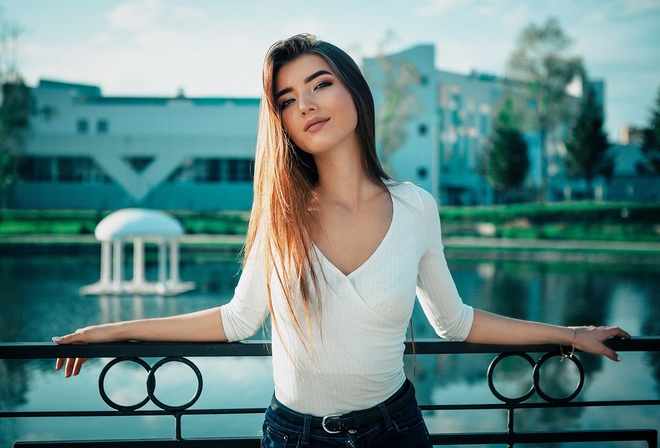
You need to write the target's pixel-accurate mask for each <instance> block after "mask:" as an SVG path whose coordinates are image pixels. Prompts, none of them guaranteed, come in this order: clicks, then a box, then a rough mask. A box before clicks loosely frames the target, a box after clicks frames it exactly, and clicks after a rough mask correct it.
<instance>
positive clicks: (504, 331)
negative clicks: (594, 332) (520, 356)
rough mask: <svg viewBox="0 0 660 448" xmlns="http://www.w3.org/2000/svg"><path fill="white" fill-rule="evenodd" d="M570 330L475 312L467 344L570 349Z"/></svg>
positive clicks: (571, 334) (571, 331)
mask: <svg viewBox="0 0 660 448" xmlns="http://www.w3.org/2000/svg"><path fill="white" fill-rule="evenodd" d="M574 336H575V334H574V331H573V329H572V328H568V327H560V326H557V325H549V324H544V323H539V322H530V321H525V320H519V319H512V318H510V317H505V316H500V315H497V314H492V313H488V312H486V311H482V310H476V309H475V310H474V321H473V323H472V328H471V329H470V334H469V335H468V337H467V339H466V341H467V342H476V343H480V344H549V343H557V344H564V345H571V344H572V343H573V340H574Z"/></svg>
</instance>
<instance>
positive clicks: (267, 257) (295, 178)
mask: <svg viewBox="0 0 660 448" xmlns="http://www.w3.org/2000/svg"><path fill="white" fill-rule="evenodd" d="M305 54H316V55H319V56H321V57H322V58H323V59H325V60H326V61H327V63H328V64H329V65H330V67H331V68H332V69H333V71H334V73H335V75H336V76H337V77H338V78H339V80H340V81H341V82H342V83H343V84H344V86H345V87H346V88H347V89H348V90H349V92H350V94H351V96H352V98H353V101H354V103H355V107H356V110H357V116H358V122H357V127H356V132H357V135H358V139H359V142H360V146H361V164H362V169H363V171H364V173H365V175H366V176H367V177H368V178H369V179H370V180H371V181H373V182H374V183H376V184H379V185H384V180H385V179H389V177H388V176H387V174H385V172H384V171H383V169H382V167H381V165H380V162H379V161H378V156H377V154H376V143H375V131H374V102H373V97H372V94H371V90H370V89H369V85H368V84H367V81H366V80H365V78H364V76H363V75H362V72H361V71H360V69H359V67H358V66H357V64H356V63H355V62H354V61H353V59H351V57H350V56H349V55H348V54H346V53H345V52H344V51H343V50H341V49H339V48H338V47H336V46H334V45H332V44H330V43H328V42H324V41H321V40H318V39H317V38H316V37H314V36H311V35H309V34H299V35H296V36H293V37H291V38H289V39H286V40H282V41H279V42H276V43H275V44H274V45H273V46H271V48H270V50H269V51H268V53H267V54H266V58H265V60H264V65H263V97H262V100H261V106H260V110H259V130H258V137H257V152H256V157H255V176H254V203H253V206H252V214H251V217H250V225H249V227H248V233H247V240H246V245H245V254H244V255H245V260H247V258H248V256H249V255H250V252H251V251H252V250H253V249H254V248H255V243H257V241H258V240H259V241H260V244H258V245H259V246H260V250H263V262H264V263H265V270H266V278H265V280H264V281H266V284H267V294H268V304H269V308H270V311H271V319H272V321H273V325H274V327H275V330H276V331H277V332H278V333H279V330H278V325H277V321H276V318H275V313H274V312H273V304H272V291H271V278H272V276H273V274H274V275H275V277H276V278H277V281H278V283H279V285H280V286H281V288H282V290H283V292H284V297H285V299H286V305H287V309H288V312H289V314H290V317H291V320H292V323H293V326H294V328H295V331H296V333H297V334H298V336H299V337H300V338H301V340H302V339H303V334H304V333H307V335H310V334H311V328H312V327H311V321H312V319H311V317H310V316H311V313H310V302H311V300H312V297H313V294H312V291H313V290H314V291H318V276H317V273H316V272H315V271H314V269H313V263H312V262H313V260H312V251H313V246H312V239H311V237H310V234H309V231H308V228H309V227H308V224H309V222H310V219H311V218H310V209H311V207H312V206H313V197H314V195H313V190H314V188H315V187H316V185H317V184H318V180H319V177H318V172H317V170H316V164H315V163H314V158H313V157H312V156H311V155H310V154H309V153H306V152H304V151H302V150H301V149H300V148H298V147H297V146H296V144H295V143H294V142H293V141H292V140H291V139H290V138H289V136H288V135H287V133H286V131H285V130H284V126H283V124H282V120H281V115H280V110H279V107H278V105H277V104H276V101H275V89H276V82H277V75H278V73H279V70H280V69H281V68H282V67H283V66H284V65H285V64H287V63H289V62H291V61H293V60H295V59H296V58H298V57H300V56H302V55H305ZM244 262H245V261H244ZM301 303H302V306H303V309H304V312H305V321H304V322H302V321H301V320H300V319H299V317H298V316H296V313H295V311H294V310H295V309H296V306H297V305H299V304H301ZM318 305H319V306H320V303H319V304H318ZM303 323H304V327H305V331H303Z"/></svg>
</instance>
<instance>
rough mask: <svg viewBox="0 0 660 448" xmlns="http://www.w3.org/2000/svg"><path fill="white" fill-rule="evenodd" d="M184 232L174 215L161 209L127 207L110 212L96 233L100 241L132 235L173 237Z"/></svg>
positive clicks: (97, 227) (100, 223)
mask: <svg viewBox="0 0 660 448" xmlns="http://www.w3.org/2000/svg"><path fill="white" fill-rule="evenodd" d="M182 234H183V227H182V226H181V224H180V223H179V221H177V220H176V219H174V218H173V217H172V216H170V215H168V214H167V213H164V212H161V211H159V210H150V209H143V208H126V209H123V210H118V211H116V212H113V213H110V214H109V215H108V216H106V217H105V218H103V219H102V220H101V222H99V223H98V225H97V226H96V229H95V230H94V235H95V236H96V239H97V240H99V241H112V240H118V239H122V238H130V237H160V238H164V239H172V238H176V237H179V236H180V235H182Z"/></svg>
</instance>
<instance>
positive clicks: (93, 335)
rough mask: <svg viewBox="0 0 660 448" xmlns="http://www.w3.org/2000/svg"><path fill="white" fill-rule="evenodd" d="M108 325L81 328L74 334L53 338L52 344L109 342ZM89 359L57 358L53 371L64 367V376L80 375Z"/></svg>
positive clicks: (110, 339)
mask: <svg viewBox="0 0 660 448" xmlns="http://www.w3.org/2000/svg"><path fill="white" fill-rule="evenodd" d="M111 341H112V338H111V337H110V328H109V325H107V324H106V325H93V326H91V327H85V328H81V329H79V330H76V332H75V333H71V334H67V335H66V336H62V337H54V338H53V342H54V343H56V344H57V345H66V344H89V343H99V342H111ZM88 359H89V358H57V361H56V362H55V370H61V369H62V367H64V376H65V377H66V378H69V377H70V376H72V375H73V376H76V375H78V374H79V373H80V369H81V368H82V365H83V364H84V363H85V362H86V361H87V360H88Z"/></svg>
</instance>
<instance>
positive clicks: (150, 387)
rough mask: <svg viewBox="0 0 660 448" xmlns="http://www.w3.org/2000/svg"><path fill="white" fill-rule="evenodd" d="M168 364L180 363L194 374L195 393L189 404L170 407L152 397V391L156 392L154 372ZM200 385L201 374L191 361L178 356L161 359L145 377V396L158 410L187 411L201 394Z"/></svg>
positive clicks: (154, 396)
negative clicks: (195, 379)
mask: <svg viewBox="0 0 660 448" xmlns="http://www.w3.org/2000/svg"><path fill="white" fill-rule="evenodd" d="M168 362H180V363H183V364H186V365H187V366H188V367H190V369H191V370H192V371H193V372H195V375H196V376H197V391H196V392H195V395H194V396H193V397H192V398H191V399H190V401H189V402H187V403H184V404H182V405H180V406H170V405H168V404H165V403H163V402H162V401H160V400H159V399H158V398H156V395H154V391H155V390H156V370H158V369H159V368H161V367H162V366H163V365H165V364H167V363H168ZM202 385H203V381H202V373H201V372H200V371H199V369H198V368H197V366H196V365H195V364H194V363H193V362H192V361H190V360H189V359H186V358H183V357H180V356H169V357H167V358H163V359H161V360H160V361H158V362H157V363H156V364H154V366H153V367H152V368H151V371H150V372H149V376H148V377H147V394H148V395H149V398H151V401H153V402H154V404H155V405H156V406H158V407H159V408H161V409H163V410H165V411H168V412H178V411H183V410H185V409H188V408H189V407H190V406H192V405H193V404H195V402H196V401H197V399H198V398H199V396H200V395H201V394H202Z"/></svg>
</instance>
